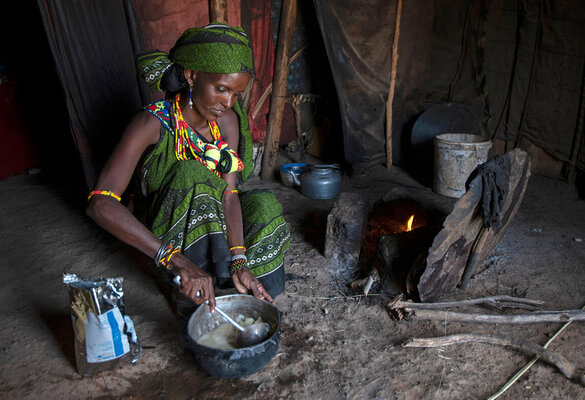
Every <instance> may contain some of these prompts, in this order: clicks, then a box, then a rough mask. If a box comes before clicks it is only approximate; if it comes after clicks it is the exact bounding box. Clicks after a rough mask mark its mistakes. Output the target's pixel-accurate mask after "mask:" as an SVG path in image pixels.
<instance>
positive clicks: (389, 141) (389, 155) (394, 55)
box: [386, 0, 402, 169]
mask: <svg viewBox="0 0 585 400" xmlns="http://www.w3.org/2000/svg"><path fill="white" fill-rule="evenodd" d="M401 14H402V0H398V3H397V4H396V25H395V26H394V41H393V43H392V67H391V69H390V89H389V90H388V101H387V102H386V168H388V169H392V103H393V102H394V90H395V88H396V67H397V64H398V38H399V36H400V15H401Z"/></svg>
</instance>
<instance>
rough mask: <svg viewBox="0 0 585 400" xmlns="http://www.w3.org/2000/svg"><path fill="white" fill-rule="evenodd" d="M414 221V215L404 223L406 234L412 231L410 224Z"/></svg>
mask: <svg viewBox="0 0 585 400" xmlns="http://www.w3.org/2000/svg"><path fill="white" fill-rule="evenodd" d="M413 221H414V214H412V215H411V216H410V218H408V222H407V223H406V232H410V231H411V230H412V222H413Z"/></svg>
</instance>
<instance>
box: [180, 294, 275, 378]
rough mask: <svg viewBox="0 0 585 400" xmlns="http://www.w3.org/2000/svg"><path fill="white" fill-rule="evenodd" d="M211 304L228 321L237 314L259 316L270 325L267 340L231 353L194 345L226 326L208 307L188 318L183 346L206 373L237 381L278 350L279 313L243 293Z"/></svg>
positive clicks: (270, 357) (266, 362) (269, 305)
mask: <svg viewBox="0 0 585 400" xmlns="http://www.w3.org/2000/svg"><path fill="white" fill-rule="evenodd" d="M215 301H216V303H217V305H218V306H219V307H221V309H222V310H223V311H225V312H226V313H227V314H228V315H229V316H230V317H232V318H234V317H236V316H237V315H239V314H242V315H244V316H246V317H251V318H254V319H256V318H258V317H261V318H262V320H264V321H265V322H267V323H268V324H270V333H269V336H268V339H266V340H265V341H264V342H261V343H258V344H256V345H254V346H250V347H244V348H240V349H233V350H224V349H217V348H212V347H207V346H204V345H201V344H198V343H197V340H199V338H200V337H201V336H203V335H205V334H206V333H209V332H211V331H212V330H214V329H215V328H217V327H218V326H219V325H221V324H224V323H226V321H225V320H224V319H223V318H222V317H221V316H220V315H219V313H213V314H211V313H210V312H209V307H208V306H207V305H205V304H203V305H201V306H200V307H199V308H198V309H197V310H196V311H195V312H194V313H193V314H192V315H191V317H190V318H189V322H188V325H187V346H188V347H189V348H190V349H191V350H192V351H193V354H194V355H195V359H196V360H197V362H198V363H199V365H200V366H201V367H202V368H203V369H204V370H206V371H207V372H208V373H209V374H211V375H214V376H218V377H220V378H239V377H242V376H247V375H251V374H253V373H255V372H258V371H260V370H261V369H262V368H264V366H265V365H266V364H268V362H269V361H270V360H271V359H272V358H273V357H274V356H275V355H276V351H277V350H278V346H279V344H280V312H279V311H278V309H277V308H276V307H275V306H274V305H272V304H270V303H269V302H267V301H264V300H259V299H257V298H255V297H254V296H250V295H245V294H233V295H227V296H219V297H216V298H215Z"/></svg>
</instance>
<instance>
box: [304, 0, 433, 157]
mask: <svg viewBox="0 0 585 400" xmlns="http://www.w3.org/2000/svg"><path fill="white" fill-rule="evenodd" d="M314 3H315V8H316V11H317V18H318V20H319V24H320V27H321V32H322V35H323V41H324V42H325V47H326V49H327V54H328V57H329V62H330V64H331V69H332V71H333V77H334V81H335V87H336V89H337V95H338V98H339V106H340V115H341V121H342V130H343V140H344V149H345V150H344V151H345V154H344V157H345V160H346V161H347V162H348V163H349V164H354V166H356V167H357V168H360V167H365V166H368V165H372V164H375V163H384V162H385V160H386V149H385V143H386V139H385V118H386V116H385V113H386V100H387V98H388V88H389V81H390V67H391V62H392V56H391V54H392V42H393V39H394V26H395V21H396V2H395V1H391V2H389V1H387V0H365V1H356V0H314ZM429 4H432V3H429V2H428V1H423V0H411V1H408V2H405V5H404V6H403V11H402V14H401V32H400V43H399V49H400V50H399V53H400V54H399V58H398V60H399V62H398V64H399V65H398V81H397V87H396V92H395V98H394V108H393V110H394V114H395V118H394V119H393V124H394V126H395V127H394V128H393V140H392V143H393V159H394V160H395V162H396V163H397V164H400V163H401V162H402V158H403V154H404V151H403V147H404V145H405V144H403V139H402V134H403V133H402V131H403V127H404V126H406V125H407V124H408V123H409V118H411V117H412V115H413V114H416V113H419V112H420V110H421V107H420V105H419V104H413V103H412V101H411V100H405V99H406V98H407V96H409V94H410V95H413V98H414V97H415V96H414V94H417V95H420V94H421V92H420V91H419V87H421V86H422V84H423V83H424V79H425V75H424V72H425V70H424V68H425V65H426V60H425V58H426V57H427V54H428V50H429V43H430V38H431V28H432V21H433V19H432V14H433V11H434V10H433V7H429ZM407 5H408V6H407Z"/></svg>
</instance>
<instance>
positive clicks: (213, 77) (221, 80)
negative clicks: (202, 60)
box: [193, 72, 250, 121]
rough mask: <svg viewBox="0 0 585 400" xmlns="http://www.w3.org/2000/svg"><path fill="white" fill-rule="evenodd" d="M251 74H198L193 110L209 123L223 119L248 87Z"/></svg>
mask: <svg viewBox="0 0 585 400" xmlns="http://www.w3.org/2000/svg"><path fill="white" fill-rule="evenodd" d="M249 80H250V74H248V73H245V72H240V73H235V74H212V73H207V72H197V75H196V76H195V79H194V82H193V109H194V111H196V112H197V113H198V114H200V115H201V116H202V117H203V118H204V119H206V120H208V121H215V120H217V119H218V118H221V117H222V116H223V114H224V112H226V111H227V110H229V109H230V108H232V107H233V105H234V104H235V103H236V101H237V100H238V97H239V96H241V95H242V93H243V92H244V89H246V86H247V85H248V81H249Z"/></svg>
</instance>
